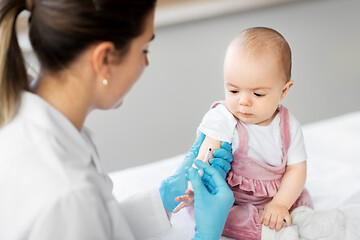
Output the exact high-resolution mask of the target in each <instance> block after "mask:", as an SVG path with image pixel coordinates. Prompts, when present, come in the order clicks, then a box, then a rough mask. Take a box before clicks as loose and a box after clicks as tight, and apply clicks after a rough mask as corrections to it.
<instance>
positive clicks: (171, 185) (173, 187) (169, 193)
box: [159, 132, 205, 212]
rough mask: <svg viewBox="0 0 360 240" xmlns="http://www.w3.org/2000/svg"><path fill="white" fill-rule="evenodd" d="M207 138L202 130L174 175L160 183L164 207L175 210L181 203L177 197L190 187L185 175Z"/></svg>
mask: <svg viewBox="0 0 360 240" xmlns="http://www.w3.org/2000/svg"><path fill="white" fill-rule="evenodd" d="M204 139H205V135H204V134H203V133H201V132H200V134H198V136H197V137H196V140H195V143H194V144H193V146H192V147H191V149H190V151H189V153H188V154H187V155H186V157H185V158H184V160H183V161H182V163H181V164H180V166H179V167H178V169H177V170H176V171H175V173H174V175H172V176H170V177H168V178H166V179H165V180H163V181H162V182H161V185H160V189H159V191H160V196H161V199H162V201H163V204H164V207H165V208H166V209H167V210H168V211H171V212H172V211H173V210H174V208H175V207H176V206H177V205H178V204H179V202H176V201H175V198H176V197H178V196H181V195H184V194H185V190H186V189H187V188H188V180H187V179H186V177H185V174H186V172H187V170H188V169H189V168H190V167H191V166H192V164H193V162H194V160H195V158H196V157H197V155H198V153H199V150H200V146H201V144H202V142H203V141H204Z"/></svg>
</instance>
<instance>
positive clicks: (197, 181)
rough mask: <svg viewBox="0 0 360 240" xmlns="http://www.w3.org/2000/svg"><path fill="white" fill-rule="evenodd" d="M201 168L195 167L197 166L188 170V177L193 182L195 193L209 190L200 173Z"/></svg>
mask: <svg viewBox="0 0 360 240" xmlns="http://www.w3.org/2000/svg"><path fill="white" fill-rule="evenodd" d="M198 170H199V169H195V168H190V169H189V171H188V178H189V181H190V182H191V185H192V187H193V189H194V193H195V194H196V193H198V192H204V191H206V192H207V189H206V187H205V185H204V183H203V181H202V179H201V177H200V175H199V173H198Z"/></svg>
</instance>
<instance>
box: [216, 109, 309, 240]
mask: <svg viewBox="0 0 360 240" xmlns="http://www.w3.org/2000/svg"><path fill="white" fill-rule="evenodd" d="M217 104H219V103H217ZM217 104H214V105H213V107H215V106H216V105H217ZM279 111H280V112H279V114H280V128H281V141H282V149H283V160H282V163H281V165H279V166H275V167H274V166H271V165H268V164H266V163H264V162H261V161H259V160H256V159H253V158H250V157H248V156H247V150H248V134H247V132H246V129H245V128H244V126H243V125H242V124H241V123H240V122H239V121H238V123H237V125H236V128H237V130H238V132H239V148H238V149H237V150H236V152H235V153H234V154H233V156H234V161H233V162H232V164H231V170H230V171H229V173H228V176H227V182H228V184H229V186H230V188H231V190H232V191H233V192H234V196H235V204H234V206H233V207H232V208H231V210H230V212H229V216H228V219H227V221H226V224H225V227H224V232H223V235H224V236H227V237H231V238H235V239H241V240H260V239H261V230H262V224H261V223H260V222H259V218H260V214H261V212H262V211H263V210H264V207H265V206H266V205H267V204H268V203H269V202H270V201H271V200H272V198H273V197H274V195H275V194H276V193H277V191H278V189H279V186H280V183H281V179H282V176H283V174H284V173H285V168H286V162H287V154H286V153H287V150H288V148H289V145H290V140H291V138H290V128H289V112H288V109H286V108H285V107H284V106H282V105H280V106H279ZM299 206H307V207H311V208H312V202H311V198H310V195H309V193H308V191H307V190H306V189H304V190H303V192H302V193H301V195H300V197H299V198H298V199H297V200H296V202H295V203H294V204H293V206H292V207H291V209H290V212H291V211H292V210H293V209H295V208H296V207H299Z"/></svg>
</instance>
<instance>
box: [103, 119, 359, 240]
mask: <svg viewBox="0 0 360 240" xmlns="http://www.w3.org/2000/svg"><path fill="white" fill-rule="evenodd" d="M303 133H304V140H305V145H306V149H307V153H308V157H309V158H308V159H309V160H308V176H307V182H306V188H307V189H308V191H309V192H310V195H311V197H312V199H313V203H314V208H315V211H328V210H331V209H334V208H339V209H340V210H341V211H342V212H343V213H344V214H345V216H346V226H345V235H344V237H343V238H341V240H357V239H360V226H359V224H360V184H358V183H359V182H360V161H359V160H360V157H359V156H360V148H359V143H360V112H356V113H352V114H347V115H343V116H339V117H336V118H332V119H329V120H324V121H320V122H317V123H312V124H309V125H306V126H304V127H303ZM329 136H330V137H329ZM184 156H185V154H183V155H178V156H174V157H171V158H169V159H165V160H162V161H158V162H154V163H151V164H147V165H142V166H138V167H135V168H129V169H126V170H122V171H118V172H114V173H111V174H110V177H111V178H112V179H113V182H114V191H113V193H114V195H115V197H116V198H118V199H124V198H125V197H126V196H127V195H132V194H133V193H135V192H139V191H140V192H142V191H147V190H148V189H149V188H153V187H154V186H159V185H160V182H161V180H163V179H164V178H166V177H167V176H169V175H171V174H172V173H173V172H174V171H175V169H176V168H177V166H178V164H179V163H180V162H181V161H182V160H183V159H184ZM129 179H131V181H129ZM171 224H172V226H173V227H172V228H171V229H170V230H169V231H166V232H165V233H164V234H162V235H160V236H158V237H155V238H153V239H157V240H168V239H171V240H188V239H191V237H192V236H193V235H194V227H195V223H194V221H193V220H192V218H191V217H190V216H189V215H188V213H187V212H186V210H181V211H180V212H179V213H177V214H173V216H172V218H171ZM221 239H222V240H224V239H229V238H227V237H221Z"/></svg>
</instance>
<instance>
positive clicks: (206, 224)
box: [188, 160, 235, 240]
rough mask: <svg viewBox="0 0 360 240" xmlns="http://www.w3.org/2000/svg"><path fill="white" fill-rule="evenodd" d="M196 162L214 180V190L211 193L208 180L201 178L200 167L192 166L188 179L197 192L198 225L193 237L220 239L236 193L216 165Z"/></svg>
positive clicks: (196, 215) (197, 238) (195, 192)
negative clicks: (206, 184)
mask: <svg viewBox="0 0 360 240" xmlns="http://www.w3.org/2000/svg"><path fill="white" fill-rule="evenodd" d="M195 164H196V166H197V167H198V168H201V169H203V170H204V173H206V175H207V176H209V178H211V179H212V180H213V184H214V190H213V191H212V192H211V193H210V192H209V191H208V189H207V188H206V187H205V185H204V182H206V180H205V179H204V178H200V176H199V174H198V169H194V168H191V169H190V170H189V172H188V179H189V180H190V181H191V184H192V186H193V189H194V194H195V195H194V197H195V202H194V208H195V222H196V226H195V236H194V238H193V239H196V240H199V239H201V240H212V239H214V240H215V239H216V240H218V239H219V238H220V236H221V234H222V232H223V229H224V225H225V222H226V219H227V216H228V214H229V211H230V208H231V206H232V205H233V204H234V201H235V199H234V195H233V193H232V191H231V190H230V188H229V187H228V185H227V183H226V182H225V180H224V179H223V177H222V176H221V175H220V173H219V172H218V171H217V170H216V169H215V168H214V167H211V166H209V165H208V164H206V163H203V162H202V161H200V160H195ZM203 181H204V182H203Z"/></svg>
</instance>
